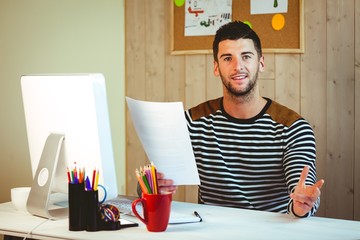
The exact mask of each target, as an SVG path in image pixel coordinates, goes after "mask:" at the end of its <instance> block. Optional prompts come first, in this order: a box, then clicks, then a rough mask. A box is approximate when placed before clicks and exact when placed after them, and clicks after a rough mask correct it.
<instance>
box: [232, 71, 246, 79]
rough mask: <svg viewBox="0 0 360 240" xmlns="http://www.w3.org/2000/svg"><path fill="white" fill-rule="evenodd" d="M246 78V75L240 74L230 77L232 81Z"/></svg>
mask: <svg viewBox="0 0 360 240" xmlns="http://www.w3.org/2000/svg"><path fill="white" fill-rule="evenodd" d="M247 76H248V75H247V74H246V73H242V74H238V75H234V76H232V79H233V80H242V79H245V78H247Z"/></svg>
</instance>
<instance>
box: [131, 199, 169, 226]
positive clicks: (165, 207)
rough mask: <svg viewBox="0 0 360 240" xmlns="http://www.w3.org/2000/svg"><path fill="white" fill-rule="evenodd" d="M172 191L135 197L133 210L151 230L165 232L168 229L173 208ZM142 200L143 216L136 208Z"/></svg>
mask: <svg viewBox="0 0 360 240" xmlns="http://www.w3.org/2000/svg"><path fill="white" fill-rule="evenodd" d="M171 201H172V193H167V194H146V193H143V194H142V198H138V199H135V200H134V201H133V203H132V210H133V212H134V214H135V216H136V217H137V218H139V219H140V220H141V221H142V222H143V223H144V224H145V225H146V228H147V230H148V231H150V232H163V231H165V230H166V228H167V226H168V223H169V218H170V209H171ZM139 202H141V204H142V208H143V216H144V217H142V216H140V215H139V213H138V212H137V210H136V205H137V204H138V203H139Z"/></svg>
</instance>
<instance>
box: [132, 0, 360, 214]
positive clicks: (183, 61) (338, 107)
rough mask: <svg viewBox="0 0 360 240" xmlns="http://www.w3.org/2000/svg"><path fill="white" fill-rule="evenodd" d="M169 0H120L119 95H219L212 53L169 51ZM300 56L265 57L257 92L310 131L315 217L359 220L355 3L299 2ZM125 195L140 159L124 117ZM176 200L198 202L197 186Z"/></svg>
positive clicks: (359, 57)
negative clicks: (317, 186)
mask: <svg viewBox="0 0 360 240" xmlns="http://www.w3.org/2000/svg"><path fill="white" fill-rule="evenodd" d="M170 4H173V1H171V0H157V1H145V0H126V1H125V16H126V23H125V25H126V36H125V38H126V95H127V96H130V97H133V98H137V99H141V100H148V101H182V102H183V103H184V106H185V108H189V107H191V106H194V105H197V104H198V103H200V102H203V101H205V100H207V99H212V98H215V97H218V96H221V94H222V90H221V82H220V80H219V79H217V78H215V77H214V76H213V63H212V62H213V59H212V55H210V54H209V55H205V54H204V55H181V56H172V55H170V50H169V49H170V39H171V35H170V29H171V26H170V22H171V21H170V16H171V14H170V6H171V5H170ZM304 15H305V29H304V30H305V53H304V54H266V55H265V64H266V71H265V72H264V73H263V74H261V76H260V84H261V85H260V86H261V92H262V94H263V95H264V96H267V97H270V98H272V99H274V100H276V101H278V102H280V103H282V104H284V105H286V106H288V107H290V108H292V109H294V110H296V111H298V112H300V113H301V114H302V115H303V116H304V117H305V118H306V119H307V120H309V122H310V123H311V125H312V127H313V128H314V130H315V135H316V140H317V168H318V177H319V178H324V179H325V181H326V182H325V185H324V187H323V190H322V196H321V198H322V201H321V207H320V210H319V212H318V214H317V215H318V216H326V217H333V218H341V219H356V220H360V150H359V147H360V30H359V29H360V0H319V1H313V0H304ZM126 129H127V133H126V136H127V140H126V144H127V147H126V149H127V166H126V167H127V171H126V172H127V176H126V178H127V194H130V195H136V179H135V176H134V169H135V168H136V167H139V166H141V165H144V164H146V163H147V161H148V160H147V158H146V156H145V153H144V151H143V149H142V146H141V144H140V142H139V139H138V137H137V136H136V133H135V131H134V128H133V125H132V122H131V118H130V117H129V114H127V122H126ZM174 199H175V200H179V201H189V202H197V188H196V186H186V187H180V188H179V190H178V192H177V193H176V195H175V197H174Z"/></svg>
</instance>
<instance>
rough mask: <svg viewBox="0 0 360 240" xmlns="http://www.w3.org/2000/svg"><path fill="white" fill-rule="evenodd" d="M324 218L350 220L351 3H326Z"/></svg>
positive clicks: (352, 125) (351, 172) (352, 6)
mask: <svg viewBox="0 0 360 240" xmlns="http://www.w3.org/2000/svg"><path fill="white" fill-rule="evenodd" d="M327 19H328V21H327V86H326V87H327V120H326V122H327V162H326V181H327V183H326V184H327V188H326V190H327V191H326V195H327V198H326V215H327V216H330V217H339V218H348V217H350V216H351V217H352V216H353V210H354V209H353V206H354V192H353V191H354V188H353V187H354V186H353V177H354V176H353V173H354V172H353V163H354V128H353V127H354V110H355V109H354V1H338V0H328V1H327Z"/></svg>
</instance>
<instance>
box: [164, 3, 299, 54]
mask: <svg viewBox="0 0 360 240" xmlns="http://www.w3.org/2000/svg"><path fill="white" fill-rule="evenodd" d="M170 5H171V15H172V17H171V21H172V23H171V25H172V29H171V34H172V36H171V41H172V42H171V54H173V55H177V54H207V53H212V42H213V38H214V36H213V35H211V36H185V35H184V22H185V10H184V8H185V4H184V5H183V6H181V7H177V6H175V5H174V4H170ZM281 14H282V15H283V16H284V17H285V26H284V27H283V28H282V29H281V30H274V29H273V27H272V25H271V22H272V18H273V16H274V15H275V14H256V15H251V14H250V0H232V20H240V21H249V22H250V23H251V24H252V28H253V29H254V30H255V31H256V33H257V34H258V35H259V37H260V40H261V44H262V48H263V52H264V53H303V52H304V26H303V25H304V16H303V15H304V13H303V0H289V1H288V12H287V13H281Z"/></svg>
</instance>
